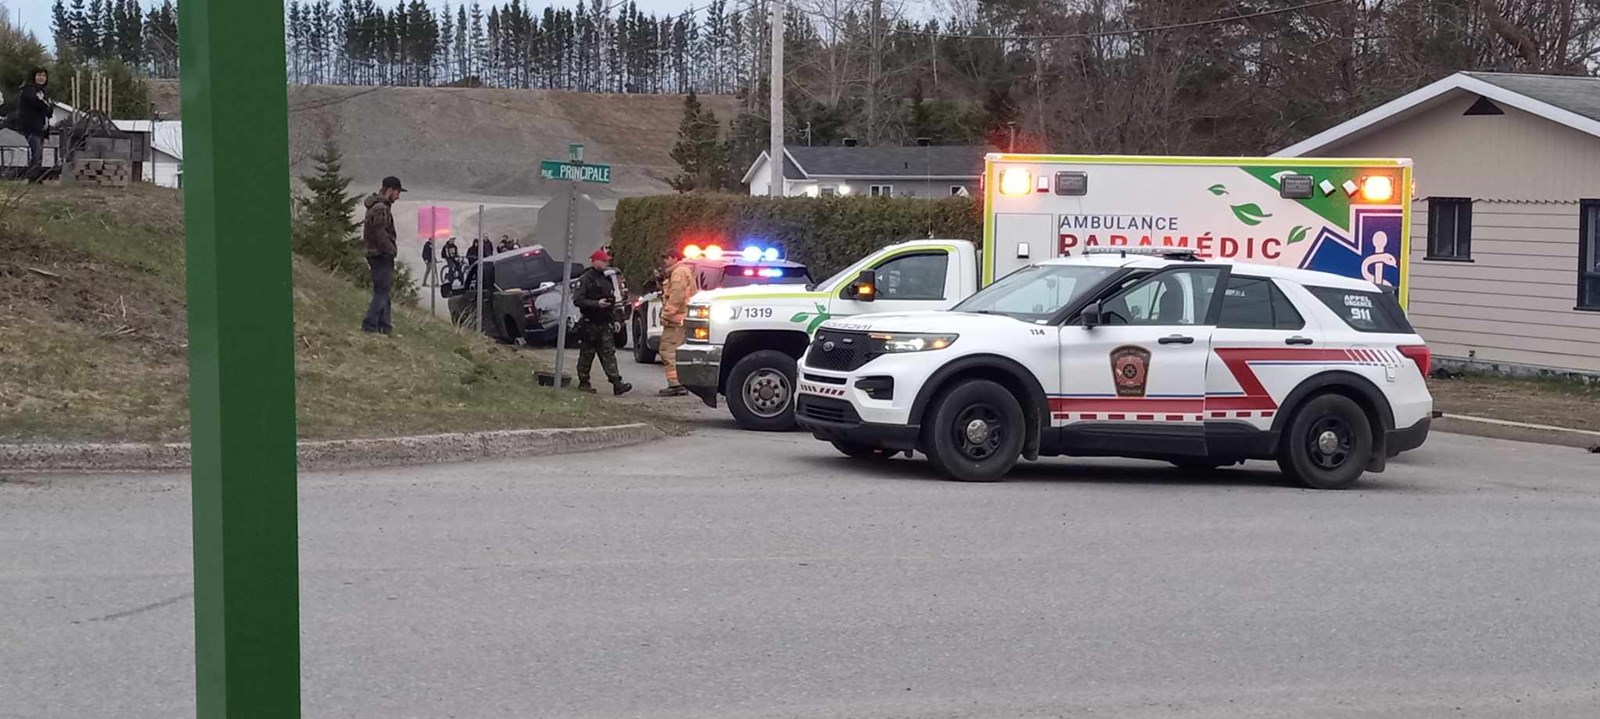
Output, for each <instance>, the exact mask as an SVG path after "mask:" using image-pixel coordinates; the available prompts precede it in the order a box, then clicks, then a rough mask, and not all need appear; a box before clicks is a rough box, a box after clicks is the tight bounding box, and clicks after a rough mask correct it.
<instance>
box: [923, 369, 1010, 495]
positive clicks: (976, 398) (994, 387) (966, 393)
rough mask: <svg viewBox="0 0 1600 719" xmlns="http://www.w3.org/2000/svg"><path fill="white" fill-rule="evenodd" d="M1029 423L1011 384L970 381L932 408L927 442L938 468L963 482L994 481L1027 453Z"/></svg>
mask: <svg viewBox="0 0 1600 719" xmlns="http://www.w3.org/2000/svg"><path fill="white" fill-rule="evenodd" d="M1025 431H1027V422H1026V421H1025V420H1024V418H1023V416H1022V404H1021V403H1020V402H1018V401H1017V398H1016V397H1013V396H1012V395H1011V393H1010V392H1009V391H1007V390H1006V388H1005V387H1002V386H1000V385H999V384H996V383H994V382H990V381H989V380H985V379H969V380H965V381H963V382H961V383H959V384H957V385H955V386H953V387H951V388H949V389H947V390H945V391H944V392H943V393H942V394H941V395H940V396H939V398H938V400H937V401H935V402H934V404H933V407H931V408H930V409H929V410H928V414H927V417H926V421H925V422H924V424H923V443H924V444H925V445H926V452H927V454H928V460H929V461H931V462H932V463H933V466H934V468H935V469H938V470H939V472H940V473H941V474H944V475H945V476H946V477H949V478H951V479H956V480H960V481H962V482H994V481H997V480H999V479H1000V478H1001V477H1004V476H1005V475H1006V473H1007V472H1010V471H1011V468H1012V467H1014V466H1016V464H1017V460H1018V459H1020V458H1021V457H1022V439H1023V437H1022V434H1023V432H1025Z"/></svg>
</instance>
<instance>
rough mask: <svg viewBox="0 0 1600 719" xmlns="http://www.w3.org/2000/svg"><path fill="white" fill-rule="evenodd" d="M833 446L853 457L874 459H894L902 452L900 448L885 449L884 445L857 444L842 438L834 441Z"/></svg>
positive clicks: (845, 454) (841, 452)
mask: <svg viewBox="0 0 1600 719" xmlns="http://www.w3.org/2000/svg"><path fill="white" fill-rule="evenodd" d="M833 448H834V449H837V450H839V453H840V454H843V455H844V456H846V457H849V458H851V459H872V460H880V461H881V460H888V459H892V458H893V457H894V456H895V455H896V454H899V453H900V451H899V450H894V449H884V448H882V447H873V446H871V445H865V444H856V443H855V442H845V441H840V440H834V441H833Z"/></svg>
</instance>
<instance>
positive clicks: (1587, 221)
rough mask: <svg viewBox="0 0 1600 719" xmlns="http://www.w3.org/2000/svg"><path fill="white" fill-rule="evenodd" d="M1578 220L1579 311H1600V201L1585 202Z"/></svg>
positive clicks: (1581, 205) (1582, 204)
mask: <svg viewBox="0 0 1600 719" xmlns="http://www.w3.org/2000/svg"><path fill="white" fill-rule="evenodd" d="M1579 206H1580V207H1581V208H1582V210H1581V211H1582V213H1583V214H1582V216H1581V217H1580V218H1579V220H1578V235H1579V237H1578V245H1579V246H1578V309H1580V310H1600V200H1584V201H1583V202H1582V203H1581V204H1580V205H1579Z"/></svg>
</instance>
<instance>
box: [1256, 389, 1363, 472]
mask: <svg viewBox="0 0 1600 719" xmlns="http://www.w3.org/2000/svg"><path fill="white" fill-rule="evenodd" d="M1372 449H1373V442H1372V423H1371V422H1369V421H1368V420H1367V413H1366V412H1363V411H1361V406H1360V405H1357V404H1356V403H1355V402H1354V401H1352V400H1351V399H1350V398H1349V397H1345V396H1343V395H1337V394H1324V395H1318V396H1316V397H1313V398H1311V399H1310V400H1308V401H1307V402H1306V403H1305V404H1304V405H1301V406H1300V409H1298V410H1296V411H1295V413H1294V419H1291V420H1290V421H1289V427H1288V429H1287V430H1285V431H1284V434H1283V442H1282V443H1281V445H1280V446H1279V447H1278V467H1279V468H1280V469H1282V470H1283V473H1284V474H1286V475H1289V476H1290V477H1293V478H1294V479H1295V481H1297V482H1299V483H1301V484H1303V485H1305V486H1307V487H1310V488H1312V489H1344V488H1346V487H1349V486H1350V485H1352V484H1355V482H1356V480H1357V479H1360V478H1361V475H1362V474H1363V473H1365V472H1366V471H1367V464H1368V463H1369V462H1371V461H1372Z"/></svg>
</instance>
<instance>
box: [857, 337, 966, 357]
mask: <svg viewBox="0 0 1600 719" xmlns="http://www.w3.org/2000/svg"><path fill="white" fill-rule="evenodd" d="M870 337H871V338H872V339H873V340H874V341H876V342H877V343H878V348H879V349H880V350H881V351H883V352H888V353H898V352H924V351H927V350H942V349H944V348H946V347H949V346H950V345H951V344H953V343H955V341H956V337H957V335H930V334H873V335H870Z"/></svg>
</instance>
